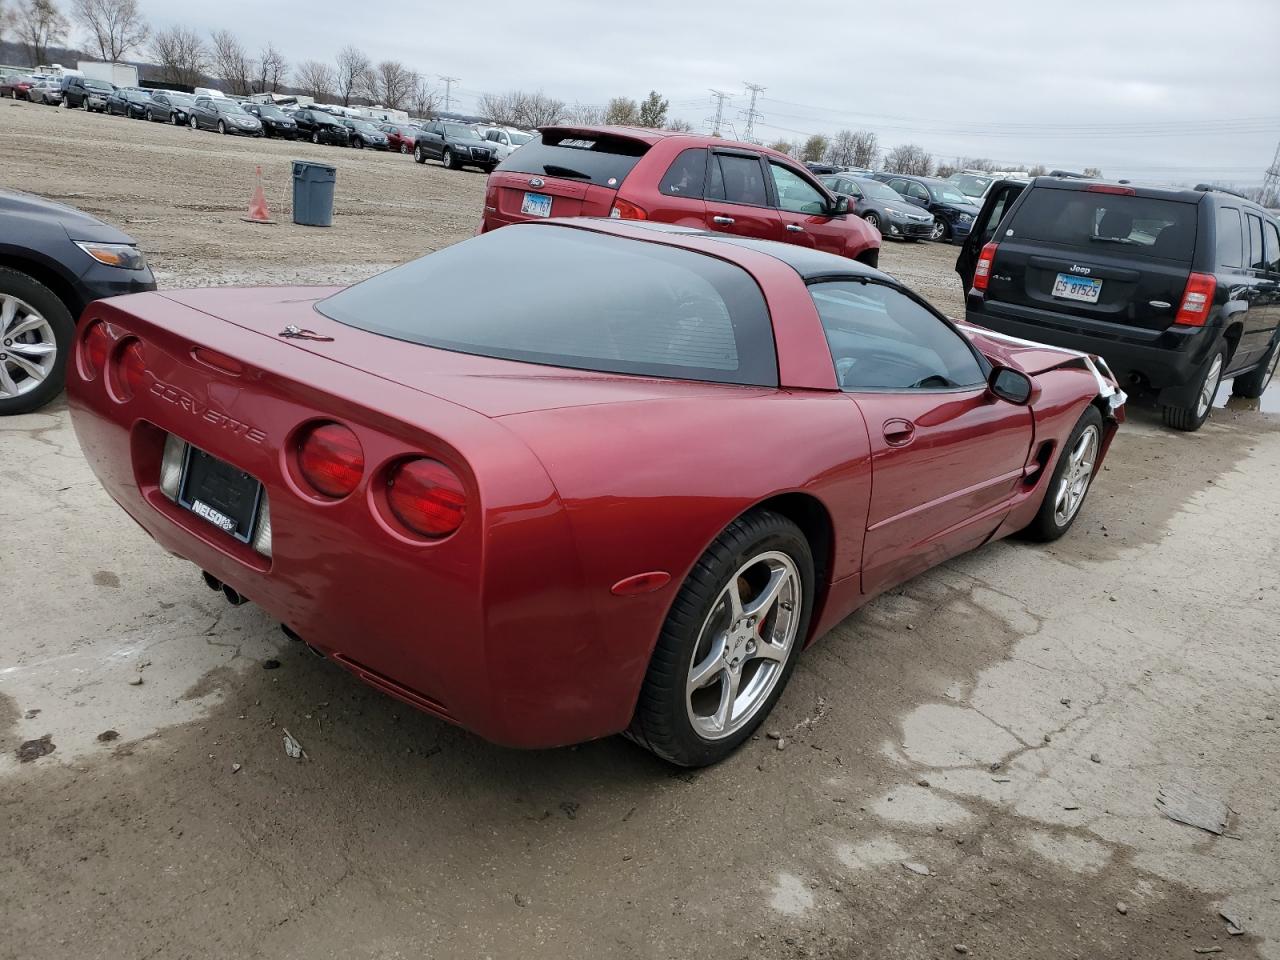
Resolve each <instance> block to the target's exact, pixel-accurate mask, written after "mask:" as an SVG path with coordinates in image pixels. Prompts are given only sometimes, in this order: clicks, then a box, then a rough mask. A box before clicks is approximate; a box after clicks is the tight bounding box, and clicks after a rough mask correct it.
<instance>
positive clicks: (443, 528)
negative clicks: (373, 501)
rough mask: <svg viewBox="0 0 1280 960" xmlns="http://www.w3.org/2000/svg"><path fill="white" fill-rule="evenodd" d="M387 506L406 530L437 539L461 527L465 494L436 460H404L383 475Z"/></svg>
mask: <svg viewBox="0 0 1280 960" xmlns="http://www.w3.org/2000/svg"><path fill="white" fill-rule="evenodd" d="M387 506H388V507H389V508H390V509H391V512H392V513H393V514H395V518H396V519H397V520H399V521H400V522H401V523H402V524H404V526H405V528H406V529H407V530H409V531H411V532H413V533H416V534H418V535H420V536H423V537H430V538H432V539H438V538H440V537H447V536H448V535H449V534H451V533H453V531H455V530H457V529H458V527H460V526H462V518H463V516H464V515H465V514H466V507H467V494H466V491H465V490H464V489H463V487H462V481H461V480H459V479H458V475H457V474H455V473H454V472H453V471H452V470H450V469H449V468H448V467H446V466H445V465H444V464H443V463H441V462H440V461H438V460H427V459H425V458H424V459H417V460H405V461H404V462H403V463H400V464H398V465H397V466H395V467H393V468H392V469H391V472H390V473H389V474H388V475H387Z"/></svg>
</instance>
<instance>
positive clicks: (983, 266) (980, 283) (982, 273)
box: [973, 243, 998, 290]
mask: <svg viewBox="0 0 1280 960" xmlns="http://www.w3.org/2000/svg"><path fill="white" fill-rule="evenodd" d="M997 246H998V244H995V243H988V244H987V245H986V246H985V247H983V248H982V252H981V253H980V254H978V263H977V265H976V266H975V267H974V268H973V289H975V290H985V289H987V284H989V283H990V282H991V265H992V264H993V263H995V260H996V247H997Z"/></svg>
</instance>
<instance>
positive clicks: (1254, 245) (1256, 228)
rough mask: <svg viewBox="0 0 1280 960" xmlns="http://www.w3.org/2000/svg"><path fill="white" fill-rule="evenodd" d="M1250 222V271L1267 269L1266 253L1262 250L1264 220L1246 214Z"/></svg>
mask: <svg viewBox="0 0 1280 960" xmlns="http://www.w3.org/2000/svg"><path fill="white" fill-rule="evenodd" d="M1245 219H1246V220H1247V221H1249V269H1251V270H1265V269H1267V257H1266V252H1265V251H1264V250H1263V248H1262V218H1261V217H1255V216H1254V215H1253V214H1252V213H1249V214H1245Z"/></svg>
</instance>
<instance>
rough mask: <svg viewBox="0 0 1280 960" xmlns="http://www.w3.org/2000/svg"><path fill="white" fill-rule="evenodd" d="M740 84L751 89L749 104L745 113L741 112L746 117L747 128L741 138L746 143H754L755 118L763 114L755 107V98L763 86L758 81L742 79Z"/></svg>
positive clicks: (761, 91)
mask: <svg viewBox="0 0 1280 960" xmlns="http://www.w3.org/2000/svg"><path fill="white" fill-rule="evenodd" d="M742 85H743V86H744V87H746V88H747V89H748V90H750V91H751V105H750V106H749V107H747V110H746V113H745V114H743V116H745V117H746V118H747V129H746V131H745V132H744V133H743V134H742V139H743V140H745V141H746V142H747V143H755V142H756V141H755V139H754V136H755V126H756V120H758V119H760V118H761V117H762V116H763V114H761V113H760V111H759V110H757V109H756V99H757V98H758V97H759V96H760V94H762V93H763V92H764V87H762V86H760V84H758V83H748V82H747V81H745V80H744V81H742Z"/></svg>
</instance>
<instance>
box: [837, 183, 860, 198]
mask: <svg viewBox="0 0 1280 960" xmlns="http://www.w3.org/2000/svg"><path fill="white" fill-rule="evenodd" d="M840 185H841V186H840V192H841V193H847V194H848V195H849V196H851V197H856V198H857V199H859V200H861V199H862V189H861V188H860V187H859V186H858V185H857V184H856V183H854V182H853V181H852V180H841V181H840Z"/></svg>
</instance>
